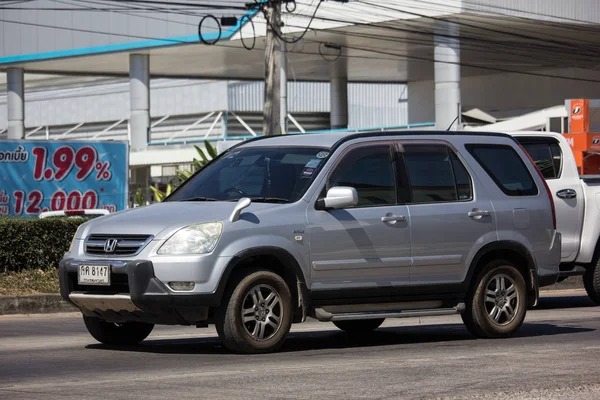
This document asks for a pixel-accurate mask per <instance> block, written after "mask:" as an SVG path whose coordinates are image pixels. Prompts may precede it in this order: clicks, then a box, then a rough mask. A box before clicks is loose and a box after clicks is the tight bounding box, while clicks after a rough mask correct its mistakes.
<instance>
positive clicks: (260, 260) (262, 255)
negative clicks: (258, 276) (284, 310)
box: [216, 246, 309, 322]
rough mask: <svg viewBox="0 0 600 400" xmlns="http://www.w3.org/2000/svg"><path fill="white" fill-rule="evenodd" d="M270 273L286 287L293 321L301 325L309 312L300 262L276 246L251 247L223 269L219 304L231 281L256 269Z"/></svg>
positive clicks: (218, 296)
mask: <svg viewBox="0 0 600 400" xmlns="http://www.w3.org/2000/svg"><path fill="white" fill-rule="evenodd" d="M257 266H260V269H264V270H265V271H271V272H274V273H276V274H278V275H279V276H281V277H282V278H283V280H284V281H285V282H286V283H287V284H288V287H289V289H290V292H291V293H292V299H293V301H294V304H293V307H294V310H295V312H294V322H301V321H303V320H304V319H305V318H306V315H307V310H308V304H307V299H308V296H309V294H308V289H307V285H306V278H305V276H304V273H303V271H302V268H301V267H300V263H299V262H298V260H296V258H295V257H294V256H293V255H292V254H291V253H290V252H289V251H287V250H285V249H282V248H280V247H275V246H261V247H252V248H248V249H245V250H242V251H240V252H238V253H237V254H236V255H235V256H233V258H232V259H231V261H230V262H229V263H228V264H227V267H225V270H224V271H223V275H222V276H221V280H220V281H219V286H218V287H217V292H216V295H217V299H218V303H219V304H221V303H222V302H223V297H224V296H225V295H226V293H227V290H229V289H231V286H232V284H233V282H236V280H237V279H238V278H239V277H240V276H242V275H243V274H244V273H245V271H248V270H250V269H255V268H256V267H257Z"/></svg>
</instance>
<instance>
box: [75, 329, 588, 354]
mask: <svg viewBox="0 0 600 400" xmlns="http://www.w3.org/2000/svg"><path fill="white" fill-rule="evenodd" d="M594 330H595V329H588V328H581V327H570V326H569V327H567V326H558V325H553V324H548V323H525V324H523V326H522V327H521V329H520V330H519V332H518V333H517V335H515V336H514V337H515V338H531V337H541V336H554V335H566V334H573V333H581V332H590V331H594ZM469 340H470V341H475V340H477V339H475V338H474V337H473V336H471V334H469V332H468V331H467V330H466V328H465V327H464V325H462V324H445V325H428V326H410V327H383V328H379V329H377V330H375V331H373V332H368V333H363V334H349V333H346V332H343V331H339V330H325V331H310V332H292V333H290V334H289V335H288V338H287V339H286V341H285V342H284V344H283V345H282V347H281V348H280V349H279V350H278V351H279V352H283V353H290V352H303V351H314V350H340V349H351V348H368V347H379V346H390V345H407V344H425V343H429V344H430V343H452V342H456V343H460V342H462V341H469ZM509 340H510V339H509ZM86 348H88V349H96V350H112V351H126V352H140V353H158V354H231V352H230V351H228V350H227V349H225V348H224V347H223V346H222V345H221V343H220V341H219V339H218V338H217V337H216V336H215V337H212V338H190V339H168V340H152V339H151V338H150V339H149V340H146V341H144V342H143V343H142V344H140V345H136V346H119V347H115V346H107V345H102V344H92V345H88V346H86Z"/></svg>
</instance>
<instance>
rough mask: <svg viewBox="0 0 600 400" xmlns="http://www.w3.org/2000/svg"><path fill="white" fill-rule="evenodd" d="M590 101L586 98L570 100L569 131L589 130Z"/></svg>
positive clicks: (586, 131) (583, 131) (585, 131)
mask: <svg viewBox="0 0 600 400" xmlns="http://www.w3.org/2000/svg"><path fill="white" fill-rule="evenodd" d="M589 109H590V102H589V100H587V99H577V100H571V109H570V110H569V121H570V129H569V133H588V132H589V130H590V112H589Z"/></svg>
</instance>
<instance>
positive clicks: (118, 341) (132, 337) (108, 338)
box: [83, 316, 154, 346]
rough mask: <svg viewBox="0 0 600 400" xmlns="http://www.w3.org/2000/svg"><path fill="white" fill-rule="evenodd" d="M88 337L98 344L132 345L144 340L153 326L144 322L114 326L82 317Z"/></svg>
mask: <svg viewBox="0 0 600 400" xmlns="http://www.w3.org/2000/svg"><path fill="white" fill-rule="evenodd" d="M83 322H84V323H85V327H86V328H87V330H88V332H89V333H90V335H92V336H93V337H94V339H96V340H97V341H99V342H100V343H104V344H108V345H112V346H124V345H134V344H138V343H140V342H141V341H142V340H144V339H146V338H147V337H148V335H149V334H150V332H152V329H154V325H152V324H147V323H144V322H124V323H122V324H115V323H112V322H107V321H104V320H102V319H100V318H95V317H86V316H84V317H83Z"/></svg>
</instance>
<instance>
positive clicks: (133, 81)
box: [129, 54, 150, 151]
mask: <svg viewBox="0 0 600 400" xmlns="http://www.w3.org/2000/svg"><path fill="white" fill-rule="evenodd" d="M129 92H130V104H129V108H130V112H131V115H130V117H129V125H130V132H131V139H130V144H131V150H134V151H137V150H143V149H145V148H146V147H148V140H149V135H150V59H149V56H148V55H147V54H131V55H130V56H129Z"/></svg>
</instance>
